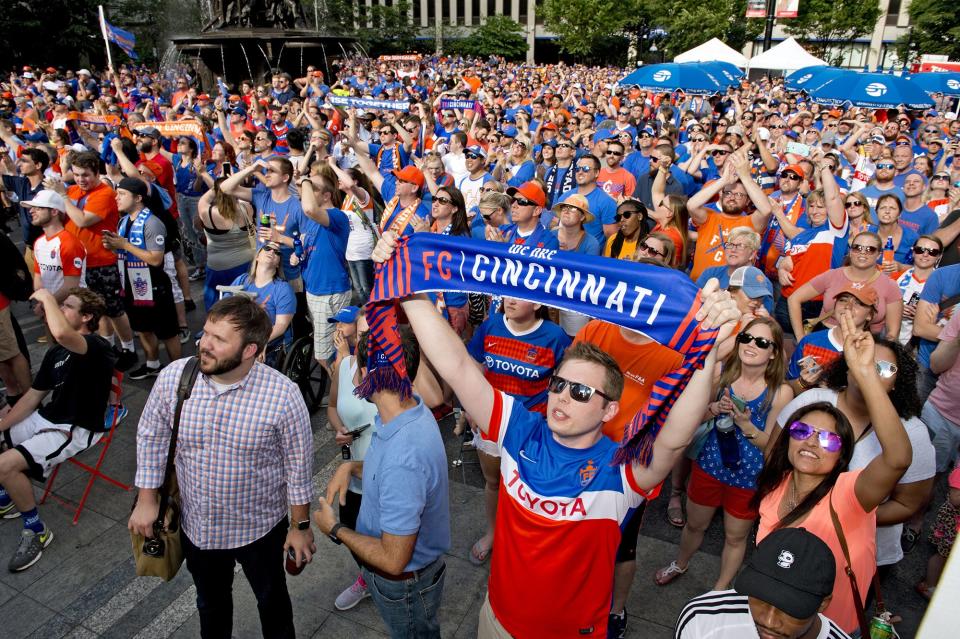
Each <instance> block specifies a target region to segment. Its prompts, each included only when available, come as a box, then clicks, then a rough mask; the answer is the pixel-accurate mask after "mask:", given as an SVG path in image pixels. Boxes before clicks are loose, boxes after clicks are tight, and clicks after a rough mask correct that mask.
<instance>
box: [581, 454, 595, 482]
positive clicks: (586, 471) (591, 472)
mask: <svg viewBox="0 0 960 639" xmlns="http://www.w3.org/2000/svg"><path fill="white" fill-rule="evenodd" d="M597 470H599V469H598V468H597V466H596V465H595V464H594V463H593V460H592V459H590V460H588V461H587V464H586V466H584V467H582V468H581V469H580V471H579V475H580V485H581V486H586V485H587V484H589V483H590V481H591V480H592V479H593V478H594V477H596V475H597Z"/></svg>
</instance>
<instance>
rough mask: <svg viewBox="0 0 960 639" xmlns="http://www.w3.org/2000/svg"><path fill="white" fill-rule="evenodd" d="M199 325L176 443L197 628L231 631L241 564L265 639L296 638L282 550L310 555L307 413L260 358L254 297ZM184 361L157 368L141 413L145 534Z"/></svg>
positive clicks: (134, 523) (140, 518) (137, 515)
mask: <svg viewBox="0 0 960 639" xmlns="http://www.w3.org/2000/svg"><path fill="white" fill-rule="evenodd" d="M203 331H204V333H203V337H202V338H201V339H200V345H199V350H198V353H199V358H200V361H199V369H200V370H199V374H198V375H197V377H196V380H195V382H194V383H193V385H192V390H191V394H190V400H189V401H186V402H184V404H183V408H182V413H181V417H180V430H179V433H178V436H177V439H178V441H177V448H176V468H177V481H178V482H179V486H180V497H181V500H182V512H181V523H182V526H181V529H180V537H181V540H182V544H183V554H184V557H185V559H186V562H187V569H188V570H189V571H190V573H191V575H192V576H193V581H194V584H195V585H196V588H197V609H198V610H199V612H200V635H201V637H204V638H205V639H206V638H209V637H221V636H230V631H231V626H232V621H233V596H232V593H231V585H232V583H233V576H234V565H235V564H236V563H237V562H239V563H240V566H241V567H242V568H243V572H244V574H245V575H246V577H247V581H248V582H249V583H250V587H251V588H252V590H253V593H254V595H255V596H256V598H257V609H258V610H259V612H260V623H261V627H262V630H263V634H264V636H265V637H283V638H291V639H292V638H293V637H294V636H295V632H294V627H293V607H292V605H291V602H290V595H289V594H288V592H287V585H286V579H285V577H284V572H283V562H282V561H281V560H280V557H281V555H282V554H284V553H285V552H286V553H288V555H289V558H290V559H291V560H293V561H295V562H296V564H297V565H302V564H303V563H305V562H309V561H310V560H311V559H312V556H313V553H314V552H315V551H316V546H315V545H314V543H313V532H312V531H311V529H310V517H309V506H310V501H311V500H312V499H313V485H312V482H311V476H312V461H313V444H312V436H311V432H310V415H309V413H308V412H307V408H306V406H305V405H304V403H303V397H302V396H301V394H300V390H299V389H298V388H297V386H296V384H294V383H293V382H291V381H290V380H289V379H287V378H286V377H285V376H283V375H282V374H281V373H279V372H277V371H276V370H274V369H272V368H270V367H269V366H267V365H265V364H262V363H260V362H258V361H257V359H258V357H259V355H260V354H261V353H262V352H263V349H264V347H265V346H266V343H267V339H268V338H269V336H270V331H271V325H270V319H269V318H268V317H267V313H266V312H265V311H264V310H263V309H262V308H260V306H259V305H258V304H257V303H256V302H255V301H253V300H251V299H249V298H247V297H244V296H241V295H237V296H233V297H229V298H226V299H224V300H221V301H219V302H217V303H216V304H214V305H213V307H211V309H210V312H209V314H208V315H207V321H206V324H205V325H204V327H203ZM189 361H190V360H188V359H183V360H180V361H178V362H175V363H173V364H171V365H170V366H168V367H167V369H166V370H164V371H163V373H162V374H161V375H160V376H159V377H158V378H157V381H156V384H155V385H154V387H153V391H152V392H151V393H150V397H149V399H148V400H147V403H146V406H144V409H143V415H142V416H141V418H140V426H139V430H138V432H137V476H136V484H137V486H138V487H139V494H138V497H137V505H136V508H135V509H134V511H133V514H132V515H131V516H130V521H129V524H128V527H129V528H130V530H133V531H136V532H139V533H141V534H143V535H145V536H152V534H153V531H152V528H153V522H154V521H155V520H156V518H157V512H158V510H159V496H158V491H157V489H158V487H159V486H160V484H161V483H162V481H163V474H164V468H165V464H166V458H167V452H168V447H169V444H170V435H171V430H172V425H173V407H174V406H175V405H176V397H177V385H178V383H179V380H180V377H181V375H182V374H184V369H185V368H186V366H187V364H188V362H189ZM288 510H289V518H288ZM291 522H292V525H291Z"/></svg>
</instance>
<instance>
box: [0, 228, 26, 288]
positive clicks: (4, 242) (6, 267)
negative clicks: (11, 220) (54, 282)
mask: <svg viewBox="0 0 960 639" xmlns="http://www.w3.org/2000/svg"><path fill="white" fill-rule="evenodd" d="M0 293H3V294H4V295H6V296H7V297H8V298H9V299H11V300H15V301H18V302H25V301H26V300H28V299H30V296H31V295H32V294H33V276H32V275H31V274H30V269H28V268H27V263H26V262H25V261H24V259H23V255H21V254H20V251H19V250H17V246H16V244H14V243H13V242H12V241H11V240H10V238H9V237H7V236H6V234H4V233H0Z"/></svg>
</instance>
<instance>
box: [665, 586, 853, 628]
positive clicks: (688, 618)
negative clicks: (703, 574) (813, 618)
mask: <svg viewBox="0 0 960 639" xmlns="http://www.w3.org/2000/svg"><path fill="white" fill-rule="evenodd" d="M818 616H819V617H820V632H819V634H817V639H850V636H849V635H848V634H847V633H845V632H844V631H843V630H841V629H840V627H839V626H837V624H835V623H834V622H833V621H831V620H830V619H828V618H827V617H824V616H823V615H821V614H819V613H818ZM674 637H675V638H676V639H759V637H760V635H759V633H757V625H756V624H755V623H754V621H753V615H751V614H750V604H749V602H748V599H747V596H746V595H741V594H740V593H738V592H737V591H736V590H712V591H710V592H708V593H706V594H703V595H700V596H699V597H694V598H693V599H691V600H690V601H689V602H687V605H686V606H684V607H683V610H682V611H681V612H680V617H679V619H677V628H676V631H675V634H674Z"/></svg>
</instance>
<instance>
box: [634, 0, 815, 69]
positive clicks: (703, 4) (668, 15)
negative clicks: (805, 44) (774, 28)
mask: <svg viewBox="0 0 960 639" xmlns="http://www.w3.org/2000/svg"><path fill="white" fill-rule="evenodd" d="M637 1H638V2H650V4H652V5H653V7H654V9H653V22H654V23H655V25H656V26H659V27H660V28H662V29H663V30H665V31H666V32H667V35H666V36H665V37H664V40H663V45H662V46H663V47H664V48H665V50H666V55H665V57H666V59H668V60H669V59H672V58H673V57H674V56H676V55H678V54H680V53H683V52H684V51H687V50H689V49H692V48H693V47H695V46H698V45H700V44H703V43H704V42H706V41H707V40H709V39H711V38H718V39H720V40H721V41H723V42H724V43H726V44H727V45H729V46H730V47H732V48H734V49H736V50H737V51H740V50H741V49H743V47H744V46H745V45H746V44H747V43H748V42H751V41H753V40H754V39H755V38H756V37H757V36H759V35H760V34H761V33H762V32H763V20H747V19H746V18H745V17H744V15H745V14H746V12H747V2H746V0H699V1H698V2H689V1H688V0H662V1H660V2H651V0H637ZM806 1H807V0H803V2H806ZM803 2H801V5H802V4H803ZM658 46H659V45H658Z"/></svg>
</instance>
